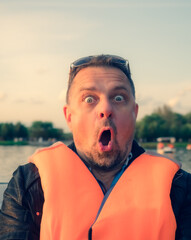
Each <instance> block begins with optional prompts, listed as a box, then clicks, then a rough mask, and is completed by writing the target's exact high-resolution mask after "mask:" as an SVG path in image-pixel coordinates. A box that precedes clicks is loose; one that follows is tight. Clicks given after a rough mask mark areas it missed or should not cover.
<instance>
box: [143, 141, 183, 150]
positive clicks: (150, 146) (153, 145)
mask: <svg viewBox="0 0 191 240" xmlns="http://www.w3.org/2000/svg"><path fill="white" fill-rule="evenodd" d="M139 144H140V145H141V146H142V147H143V148H145V149H156V147H157V142H144V143H139ZM187 144H188V143H187V142H176V143H175V144H174V146H175V148H186V146H187Z"/></svg>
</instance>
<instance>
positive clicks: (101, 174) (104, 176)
mask: <svg viewBox="0 0 191 240" xmlns="http://www.w3.org/2000/svg"><path fill="white" fill-rule="evenodd" d="M123 164H124V162H122V163H121V164H120V165H118V166H117V167H116V168H115V169H112V170H110V171H104V170H102V169H98V168H92V173H93V174H94V176H95V177H96V179H98V180H99V181H101V182H102V183H103V185H104V187H105V188H106V190H108V189H109V188H110V186H111V183H112V181H113V179H114V177H115V175H116V174H117V173H118V172H119V171H120V170H121V168H122V166H123Z"/></svg>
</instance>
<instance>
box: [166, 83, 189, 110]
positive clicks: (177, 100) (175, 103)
mask: <svg viewBox="0 0 191 240" xmlns="http://www.w3.org/2000/svg"><path fill="white" fill-rule="evenodd" d="M187 96H191V87H190V88H187V89H183V90H182V91H181V92H180V93H179V94H178V95H177V96H176V97H174V98H171V99H169V100H168V102H167V105H168V106H169V107H171V108H174V107H178V106H180V105H181V102H182V100H183V98H185V97H187Z"/></svg>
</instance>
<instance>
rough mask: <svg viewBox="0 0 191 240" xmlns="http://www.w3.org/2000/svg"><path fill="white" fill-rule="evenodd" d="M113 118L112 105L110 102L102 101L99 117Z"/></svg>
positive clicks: (99, 107)
mask: <svg viewBox="0 0 191 240" xmlns="http://www.w3.org/2000/svg"><path fill="white" fill-rule="evenodd" d="M112 116H113V109H112V106H111V103H110V102H109V101H108V100H102V101H100V103H99V106H98V117H99V118H100V119H102V118H106V119H107V118H111V117H112Z"/></svg>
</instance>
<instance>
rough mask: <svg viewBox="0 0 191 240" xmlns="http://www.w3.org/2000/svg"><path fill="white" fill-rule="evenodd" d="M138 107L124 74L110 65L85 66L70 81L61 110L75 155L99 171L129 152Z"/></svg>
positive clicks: (124, 157)
mask: <svg viewBox="0 0 191 240" xmlns="http://www.w3.org/2000/svg"><path fill="white" fill-rule="evenodd" d="M137 112H138V106H137V104H136V103H135V99H134V97H133V94H132V90H131V86H130V83H129V81H128V79H127V77H126V75H125V74H124V73H123V72H122V71H121V70H119V69H117V68H113V67H87V68H84V69H82V70H81V71H79V72H78V73H77V75H76V77H75V78H74V80H73V83H72V86H71V89H70V93H69V104H68V105H66V106H65V107H64V113H65V117H66V121H67V123H68V126H69V127H70V129H71V131H72V133H73V138H74V142H75V145H76V149H77V152H78V154H79V155H80V156H81V157H82V158H83V159H84V160H85V161H87V162H88V163H89V164H90V165H92V166H94V167H97V168H99V169H103V170H109V169H113V168H115V167H116V166H117V165H119V164H120V163H123V162H124V161H125V160H126V158H127V156H128V154H129V152H130V151H131V147H132V141H133V136H134V129H135V121H136V117H137Z"/></svg>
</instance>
